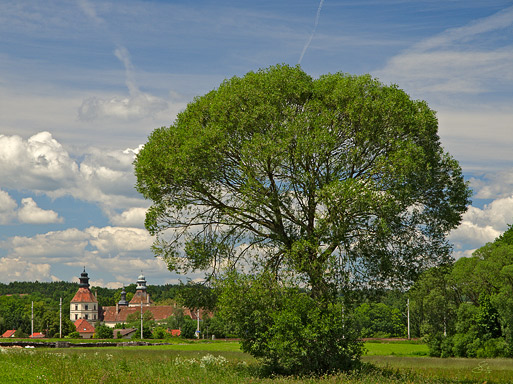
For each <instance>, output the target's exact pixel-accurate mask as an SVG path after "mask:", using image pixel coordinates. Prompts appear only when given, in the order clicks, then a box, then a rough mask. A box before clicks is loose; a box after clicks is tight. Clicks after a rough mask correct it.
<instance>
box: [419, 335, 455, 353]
mask: <svg viewBox="0 0 513 384" xmlns="http://www.w3.org/2000/svg"><path fill="white" fill-rule="evenodd" d="M424 340H425V342H426V344H427V346H428V348H429V356H431V357H451V356H454V351H453V348H454V347H453V340H452V337H449V336H444V335H443V334H442V333H435V334H434V335H429V336H427V337H426V338H425V339H424Z"/></svg>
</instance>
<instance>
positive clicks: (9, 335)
mask: <svg viewBox="0 0 513 384" xmlns="http://www.w3.org/2000/svg"><path fill="white" fill-rule="evenodd" d="M15 333H16V330H15V329H9V330H8V331H5V332H4V334H3V335H2V337H14V334H15Z"/></svg>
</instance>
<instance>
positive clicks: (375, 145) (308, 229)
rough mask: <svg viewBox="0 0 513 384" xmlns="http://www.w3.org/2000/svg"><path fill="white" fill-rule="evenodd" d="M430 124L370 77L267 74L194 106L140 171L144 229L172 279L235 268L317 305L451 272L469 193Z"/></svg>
mask: <svg viewBox="0 0 513 384" xmlns="http://www.w3.org/2000/svg"><path fill="white" fill-rule="evenodd" d="M437 129H438V124H437V119H436V115H435V112H434V111H432V110H431V109H430V108H429V107H428V106H427V104H426V103H425V102H424V101H416V100H411V99H410V97H409V96H408V95H407V94H406V93H405V92H404V91H402V90H401V89H399V88H398V87H396V86H394V85H392V86H387V85H384V84H382V83H380V82H379V81H378V80H376V79H374V78H372V77H371V76H369V75H364V76H352V75H348V74H344V73H335V74H327V75H323V76H320V77H319V78H318V79H313V78H312V77H310V76H309V75H307V74H306V73H305V72H303V71H302V70H301V69H300V68H299V67H290V66H286V65H277V66H272V67H269V68H267V69H263V70H259V71H257V72H249V73H247V74H246V75H245V76H243V77H233V78H231V79H229V80H226V81H224V82H223V83H222V84H221V85H220V86H219V87H218V88H217V89H215V90H213V91H211V92H209V93H207V94H206V95H204V96H201V97H197V98H195V99H194V101H192V102H191V103H190V104H189V105H188V106H187V108H186V109H185V110H184V111H183V112H181V113H180V114H179V115H178V116H177V118H176V120H175V122H174V123H173V124H172V125H171V126H170V127H162V128H159V129H156V130H155V131H154V132H153V133H152V134H151V136H150V137H149V139H148V142H147V143H146V144H145V145H144V148H143V149H142V150H141V151H140V152H139V154H138V155H137V158H136V160H135V172H136V176H137V190H138V191H139V192H140V193H142V194H143V195H144V196H145V197H146V198H148V199H151V200H152V202H153V205H152V206H151V208H150V209H149V210H148V212H147V216H146V222H145V224H146V228H147V229H148V230H149V231H150V233H151V234H152V235H155V237H156V238H155V242H154V246H153V249H154V252H155V253H156V255H158V256H161V257H162V258H163V259H164V260H165V261H166V262H167V264H168V267H169V269H171V270H176V271H179V272H188V271H193V270H209V271H214V272H215V271H218V270H219V269H220V268H222V267H226V266H233V265H235V263H236V262H237V261H238V260H241V259H244V258H245V259H246V260H248V259H252V258H253V259H254V258H258V260H259V264H258V265H259V266H260V267H261V268H262V269H267V270H271V271H274V272H275V273H276V272H279V271H289V272H291V273H293V274H294V275H295V276H296V277H299V278H301V279H302V281H303V282H304V283H306V284H307V285H308V286H309V287H310V288H311V292H312V294H313V295H324V294H326V293H329V292H331V291H332V289H331V288H333V287H334V285H335V283H337V284H338V283H340V282H341V281H345V282H347V281H355V280H362V281H367V282H380V283H386V284H391V283H392V282H394V281H396V279H403V280H404V279H406V280H411V279H413V278H414V277H415V276H416V274H417V273H419V271H421V270H423V269H424V268H425V267H427V266H433V265H437V264H440V263H443V262H444V261H446V260H448V258H449V251H450V247H449V245H448V242H447V240H446V235H447V234H448V232H449V231H450V230H451V229H453V228H454V227H455V226H457V225H458V224H459V223H460V219H461V215H462V213H463V212H465V210H466V206H467V205H468V203H469V196H470V191H469V189H468V187H467V185H466V183H465V182H464V180H463V176H462V173H461V169H460V167H459V164H458V162H457V161H456V160H454V159H453V158H452V157H451V156H450V155H449V154H448V153H446V152H445V151H444V150H443V148H442V146H441V144H440V140H439V137H438V134H437Z"/></svg>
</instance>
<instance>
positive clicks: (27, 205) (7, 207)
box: [0, 189, 64, 225]
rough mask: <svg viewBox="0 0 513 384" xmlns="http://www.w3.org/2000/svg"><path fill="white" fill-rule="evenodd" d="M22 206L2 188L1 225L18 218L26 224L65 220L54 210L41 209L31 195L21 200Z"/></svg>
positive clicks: (0, 193) (0, 202) (0, 200)
mask: <svg viewBox="0 0 513 384" xmlns="http://www.w3.org/2000/svg"><path fill="white" fill-rule="evenodd" d="M21 205H22V206H21V207H18V204H17V203H16V201H15V200H14V199H13V198H12V197H11V196H10V195H9V194H8V193H7V192H5V191H2V190H1V189H0V225H7V224H10V223H13V222H16V220H18V221H19V222H20V223H24V224H49V223H62V222H63V221H64V220H63V219H62V217H59V214H58V213H57V212H55V211H53V210H45V209H41V208H39V207H38V206H37V203H36V202H35V201H34V199H32V198H31V197H27V198H24V199H22V200H21Z"/></svg>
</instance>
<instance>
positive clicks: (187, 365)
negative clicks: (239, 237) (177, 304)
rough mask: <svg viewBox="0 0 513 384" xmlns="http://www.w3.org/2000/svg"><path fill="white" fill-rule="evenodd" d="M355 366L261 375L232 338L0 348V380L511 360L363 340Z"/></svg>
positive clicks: (429, 374) (430, 370) (465, 377)
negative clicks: (447, 355)
mask: <svg viewBox="0 0 513 384" xmlns="http://www.w3.org/2000/svg"><path fill="white" fill-rule="evenodd" d="M365 346H366V348H367V349H368V353H367V354H366V355H365V356H364V357H363V361H364V362H365V363H366V364H365V365H364V369H363V370H362V371H361V372H358V373H353V374H335V375H327V376H324V377H321V378H318V377H307V378H298V377H280V376H277V377H271V378H269V377H262V376H261V375H260V372H261V371H260V365H259V363H258V361H256V360H255V359H253V358H252V357H251V356H248V355H247V354H245V353H243V352H241V351H240V349H239V344H238V343H237V342H222V341H216V342H209V343H206V342H194V343H179V344H174V345H169V346H147V347H146V346H145V347H136V346H131V347H105V348H91V347H88V348H85V347H84V348H65V349H54V348H42V349H14V348H9V349H5V348H4V349H2V350H1V351H0V383H2V384H3V383H9V384H11V383H23V384H31V383H52V384H53V383H59V384H75V383H76V384H89V383H91V384H97V383H104V384H107V383H112V384H117V383H123V384H132V383H133V384H136V383H137V384H140V383H148V384H153V383H198V384H199V383H228V384H230V383H248V384H249V383H277V384H279V383H291V384H292V383H298V384H299V383H300V384H306V383H311V384H314V383H316V384H317V383H329V384H331V383H333V384H335V383H355V384H371V383H372V384H375V383H379V384H381V383H383V384H391V383H421V384H422V383H425V384H431V383H433V384H434V383H440V384H451V383H484V382H486V383H487V384H492V383H513V360H511V359H488V360H478V359H435V358H430V357H427V356H419V354H422V353H424V352H425V351H426V347H425V345H423V344H418V343H411V342H410V343H409V342H389V343H375V342H372V343H366V345H365Z"/></svg>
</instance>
